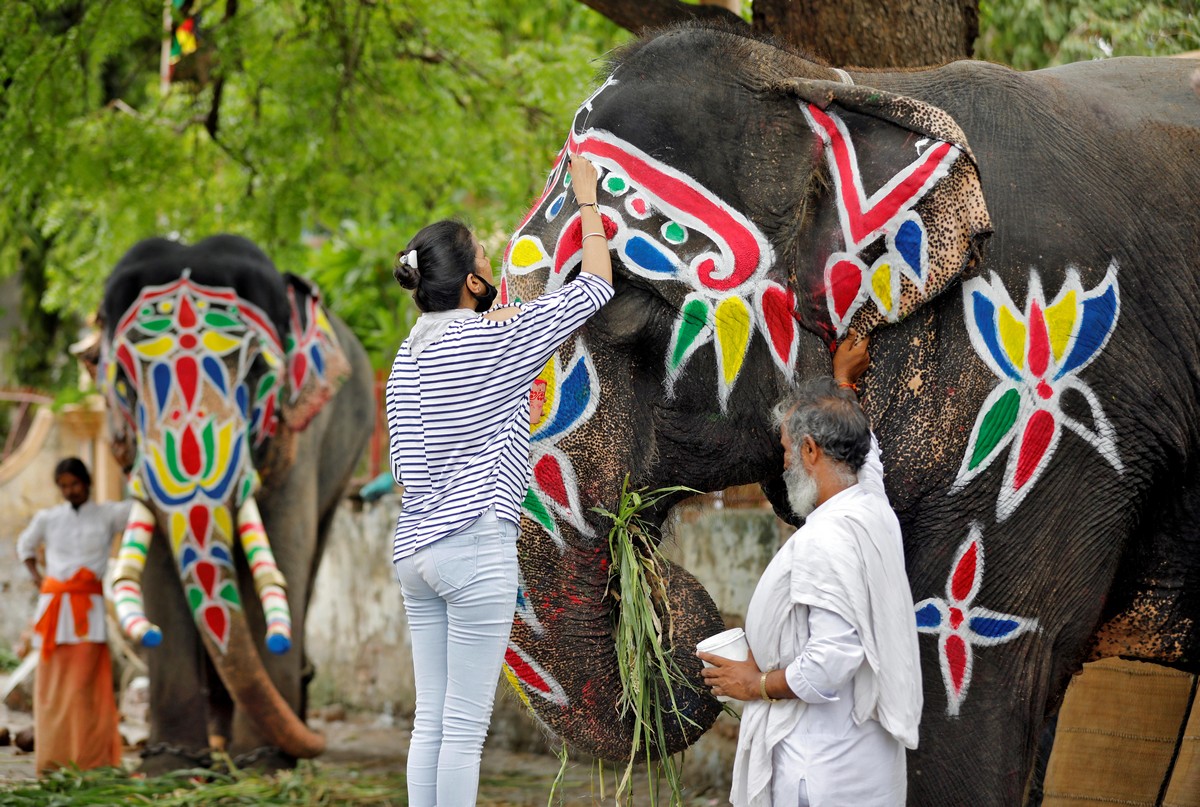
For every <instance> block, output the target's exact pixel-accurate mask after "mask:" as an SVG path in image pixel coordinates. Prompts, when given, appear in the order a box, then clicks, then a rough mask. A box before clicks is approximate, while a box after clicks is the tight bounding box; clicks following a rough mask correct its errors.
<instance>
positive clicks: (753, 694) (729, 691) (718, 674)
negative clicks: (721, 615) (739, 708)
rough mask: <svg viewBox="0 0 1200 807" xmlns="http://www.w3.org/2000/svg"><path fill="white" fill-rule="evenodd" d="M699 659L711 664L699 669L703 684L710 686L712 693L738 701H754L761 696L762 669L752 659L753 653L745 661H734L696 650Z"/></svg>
mask: <svg viewBox="0 0 1200 807" xmlns="http://www.w3.org/2000/svg"><path fill="white" fill-rule="evenodd" d="M696 655H697V656H699V657H700V660H701V661H707V662H708V663H709V664H711V665H713V666H711V667H705V668H704V669H703V670H701V671H700V674H701V675H702V676H704V684H705V685H706V686H709V687H711V688H712V694H713V695H724V696H725V697H727V698H733V699H734V700H739V701H756V700H759V699H760V698H762V670H760V669H758V663H757V662H756V661H755V660H754V654H753V653H751V654H750V656H749V657H748V658H747V659H746V660H745V661H734V660H733V659H727V658H725V657H723V656H714V655H713V654H712V653H701V652H699V651H697V653H696Z"/></svg>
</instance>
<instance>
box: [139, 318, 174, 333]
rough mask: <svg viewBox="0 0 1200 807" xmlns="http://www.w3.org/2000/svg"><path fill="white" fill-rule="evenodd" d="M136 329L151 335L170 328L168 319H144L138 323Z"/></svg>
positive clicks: (169, 319)
mask: <svg viewBox="0 0 1200 807" xmlns="http://www.w3.org/2000/svg"><path fill="white" fill-rule="evenodd" d="M138 327H139V328H142V329H143V330H147V331H151V332H152V333H162V332H163V331H165V330H166V329H167V328H170V327H171V318H170V317H155V318H154V319H144V320H140V321H139V322H138Z"/></svg>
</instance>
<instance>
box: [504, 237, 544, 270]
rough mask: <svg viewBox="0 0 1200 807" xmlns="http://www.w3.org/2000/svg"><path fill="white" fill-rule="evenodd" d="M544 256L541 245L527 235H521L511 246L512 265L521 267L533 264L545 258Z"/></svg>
mask: <svg viewBox="0 0 1200 807" xmlns="http://www.w3.org/2000/svg"><path fill="white" fill-rule="evenodd" d="M545 258H546V253H545V252H543V251H542V247H541V245H540V244H538V242H537V241H534V240H533V239H532V238H530V237H529V236H527V235H524V236H521V238H520V239H518V240H517V243H516V244H515V245H514V246H513V251H512V264H513V266H520V267H522V268H524V267H526V266H533V265H534V264H535V263H537V262H538V261H542V260H545Z"/></svg>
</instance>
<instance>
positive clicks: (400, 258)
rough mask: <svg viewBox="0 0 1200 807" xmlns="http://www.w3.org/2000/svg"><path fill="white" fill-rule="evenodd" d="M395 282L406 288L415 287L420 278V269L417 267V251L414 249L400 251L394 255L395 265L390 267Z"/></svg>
mask: <svg viewBox="0 0 1200 807" xmlns="http://www.w3.org/2000/svg"><path fill="white" fill-rule="evenodd" d="M392 276H393V277H395V278H396V282H397V283H399V284H400V285H401V286H402V287H404V288H406V289H415V288H416V287H417V283H419V282H420V280H421V270H420V269H418V268H417V251H416V250H415V249H410V250H407V251H406V252H401V253H400V254H399V255H397V256H396V266H395V268H394V269H392Z"/></svg>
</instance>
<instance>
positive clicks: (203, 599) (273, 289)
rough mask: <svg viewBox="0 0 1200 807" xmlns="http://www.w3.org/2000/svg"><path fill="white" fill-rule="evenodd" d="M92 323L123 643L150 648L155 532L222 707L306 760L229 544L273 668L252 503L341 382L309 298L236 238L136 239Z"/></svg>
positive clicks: (269, 560)
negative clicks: (246, 606) (250, 591)
mask: <svg viewBox="0 0 1200 807" xmlns="http://www.w3.org/2000/svg"><path fill="white" fill-rule="evenodd" d="M101 318H102V327H103V337H102V343H101V351H100V367H99V378H100V381H101V386H102V388H103V390H104V391H105V394H106V396H107V398H108V402H109V412H110V418H111V427H112V433H113V435H114V441H113V442H114V453H115V454H116V456H117V457H118V459H119V460H120V461H121V462H122V464H123V465H124V466H125V470H126V471H127V472H128V474H129V487H130V490H131V492H132V495H133V497H134V499H135V504H134V506H133V510H132V513H131V516H130V520H129V523H128V526H127V528H126V531H125V534H124V537H123V541H122V545H121V549H120V553H119V556H118V559H117V562H116V567H115V570H114V574H113V578H114V592H115V596H116V610H117V616H118V618H119V620H120V623H121V627H122V629H123V630H124V631H125V632H126V633H127V634H128V635H129V636H130V638H132V639H133V640H135V641H140V642H141V643H142V644H143V645H146V646H148V647H154V646H156V645H158V644H159V643H160V642H161V641H162V633H161V631H160V630H159V628H158V627H157V626H155V625H153V624H151V622H150V621H149V620H148V619H147V618H146V615H145V612H144V608H143V600H142V589H141V584H140V580H141V575H142V569H143V566H144V565H145V561H146V553H147V549H148V547H149V544H150V541H151V540H152V539H153V536H154V535H155V533H156V532H157V533H159V534H160V535H161V536H162V537H163V538H165V539H166V540H167V542H168V543H169V545H170V549H171V554H172V555H173V557H174V559H175V563H176V566H177V568H178V571H179V580H180V583H181V585H182V586H183V589H184V593H185V595H186V597H187V601H188V603H189V605H190V606H191V610H192V614H193V616H194V618H195V623H196V626H197V629H198V631H199V634H200V636H201V637H202V639H203V642H204V645H205V647H206V648H207V650H208V654H209V656H210V658H211V659H212V662H213V665H214V667H215V668H216V670H217V672H218V674H219V675H220V676H221V678H222V681H223V682H224V684H225V685H226V688H227V689H228V690H229V692H230V693H231V694H232V695H233V697H234V700H235V702H237V703H238V704H239V706H240V707H242V708H244V709H246V710H247V711H248V713H249V714H250V715H251V716H252V717H253V718H254V720H255V721H256V722H257V724H258V725H259V727H260V729H261V730H262V732H263V734H264V735H265V736H266V737H268V738H270V740H271V741H272V742H273V743H274V744H275V745H277V746H279V747H280V748H281V749H282V750H283V751H284V752H285V753H288V754H291V755H293V756H297V757H311V756H314V755H315V754H317V753H319V752H320V751H321V749H322V748H323V740H322V738H321V737H320V736H319V735H316V734H314V733H313V732H311V731H310V730H309V729H308V728H307V727H306V726H305V725H304V723H303V721H301V720H300V719H299V718H298V717H297V715H296V714H295V713H294V712H293V711H292V710H291V708H290V707H289V706H288V704H287V702H286V701H285V700H284V699H283V697H282V696H281V695H280V694H279V693H278V691H277V690H276V689H275V688H274V686H273V685H272V683H271V680H270V678H269V677H268V675H267V673H266V671H265V669H264V667H263V664H262V661H261V659H260V658H259V655H258V650H257V649H256V648H255V647H254V644H253V641H252V639H251V635H250V629H249V627H248V625H247V621H246V619H245V616H244V613H243V606H242V602H241V599H240V595H239V592H238V582H237V572H236V570H235V542H236V543H238V544H240V546H241V549H242V551H243V552H244V553H245V557H246V561H247V564H248V566H249V568H250V570H251V574H252V575H253V579H254V589H255V591H256V592H257V595H258V597H259V599H260V600H261V604H262V609H263V614H264V616H265V622H266V625H267V630H266V637H265V642H266V646H267V648H268V649H269V650H270V651H271V652H273V653H284V652H287V651H288V650H289V648H290V646H291V616H290V610H289V606H288V599H287V581H286V580H285V579H284V577H283V575H282V574H281V572H280V571H279V568H278V567H277V565H276V563H275V559H274V556H273V554H272V551H271V545H270V541H269V539H268V536H267V534H266V532H265V531H264V529H263V525H262V519H261V517H260V516H259V512H258V506H257V503H256V500H255V492H256V491H257V490H258V488H259V486H260V484H262V483H263V482H264V480H265V481H266V482H267V483H268V484H269V482H270V479H271V478H272V476H273V475H276V474H282V473H284V472H285V471H286V470H287V469H288V467H289V465H290V464H291V462H292V460H293V439H294V437H295V433H296V432H297V431H299V430H302V429H303V428H304V427H305V426H306V425H307V424H308V422H309V420H311V419H312V417H313V416H314V415H315V414H316V412H317V411H318V410H319V409H320V408H321V406H322V405H323V404H324V402H325V401H326V400H327V399H328V398H329V397H330V396H331V395H332V394H333V392H334V391H335V390H336V388H337V386H338V384H339V383H340V382H341V379H342V377H343V376H344V375H345V373H346V371H347V363H346V360H345V357H344V355H343V353H342V350H341V348H340V346H339V344H338V339H337V337H336V335H335V333H334V331H333V329H332V327H331V326H330V323H329V321H328V319H327V318H326V315H325V312H324V310H323V309H322V306H321V303H320V297H319V294H318V292H317V290H316V289H315V288H313V287H312V286H311V285H309V284H308V283H307V282H305V281H303V280H301V279H300V278H297V277H293V276H291V275H280V274H279V273H278V272H277V271H276V270H275V268H274V266H273V265H272V264H271V261H270V260H269V259H268V258H267V257H266V255H264V254H263V253H262V252H261V251H260V250H258V248H257V247H255V246H254V245H253V244H251V243H250V242H249V241H246V240H245V239H242V238H238V237H234V236H215V237H212V238H208V239H205V240H204V241H201V242H199V243H198V244H196V245H194V246H191V247H188V246H184V245H182V244H179V243H175V242H171V241H167V240H165V239H150V240H148V241H143V242H141V243H139V244H138V245H137V246H135V247H134V248H133V249H131V250H130V251H129V252H128V253H126V255H125V256H124V257H123V258H122V259H121V261H120V262H119V263H118V264H117V267H116V268H115V269H114V271H113V273H112V275H111V276H110V278H109V280H108V283H107V285H106V287H105V294H104V301H103V304H102V309H101Z"/></svg>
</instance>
